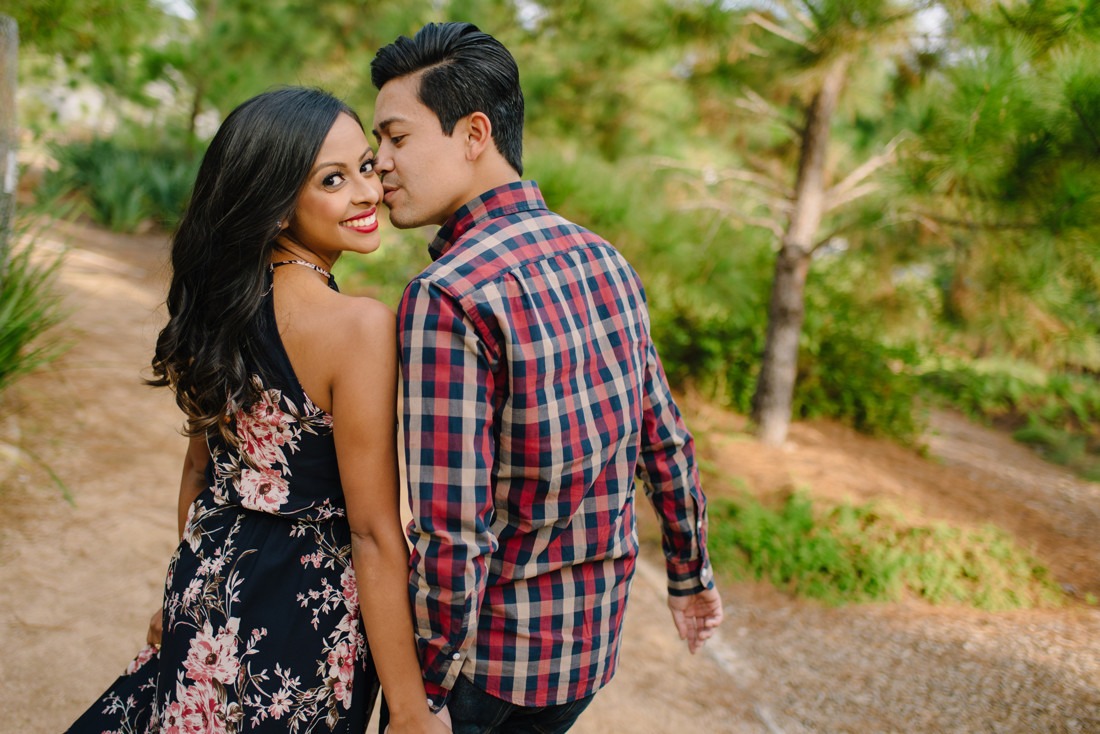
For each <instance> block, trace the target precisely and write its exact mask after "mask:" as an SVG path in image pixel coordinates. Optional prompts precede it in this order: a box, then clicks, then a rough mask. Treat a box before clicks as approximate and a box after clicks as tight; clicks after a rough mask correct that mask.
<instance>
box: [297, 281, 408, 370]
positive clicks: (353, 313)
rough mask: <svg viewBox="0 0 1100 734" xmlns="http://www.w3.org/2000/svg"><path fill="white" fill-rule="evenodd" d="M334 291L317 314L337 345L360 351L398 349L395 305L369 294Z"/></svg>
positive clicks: (343, 350) (345, 350) (333, 343)
mask: <svg viewBox="0 0 1100 734" xmlns="http://www.w3.org/2000/svg"><path fill="white" fill-rule="evenodd" d="M333 295H334V296H335V297H334V298H333V299H331V300H330V301H329V303H327V304H326V307H325V309H324V311H323V312H321V313H318V314H317V316H316V318H317V319H319V321H320V322H321V328H323V329H324V330H325V332H326V333H327V334H328V336H329V338H330V342H331V344H332V346H333V347H334V348H336V349H338V350H339V351H341V352H344V353H348V352H357V353H359V354H363V353H364V350H365V351H366V352H382V351H389V350H393V351H396V349H397V342H396V338H397V337H396V334H397V315H396V314H395V313H394V311H393V309H392V308H390V307H389V306H387V305H386V304H384V303H382V302H381V301H378V300H376V299H374V298H370V297H367V296H353V295H346V294H343V293H338V294H333ZM377 356H382V355H381V354H379V355H377Z"/></svg>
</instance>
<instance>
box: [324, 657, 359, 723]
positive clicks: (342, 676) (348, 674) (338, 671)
mask: <svg viewBox="0 0 1100 734" xmlns="http://www.w3.org/2000/svg"><path fill="white" fill-rule="evenodd" d="M328 677H329V679H330V680H332V681H333V683H332V693H333V695H334V696H335V697H336V700H337V701H339V702H340V703H342V704H344V708H345V709H347V708H349V707H350V706H351V692H352V682H353V681H354V679H355V649H354V648H353V647H349V646H348V644H347V643H346V642H341V643H339V644H337V645H336V647H334V648H333V649H332V651H331V652H330V653H329V654H328Z"/></svg>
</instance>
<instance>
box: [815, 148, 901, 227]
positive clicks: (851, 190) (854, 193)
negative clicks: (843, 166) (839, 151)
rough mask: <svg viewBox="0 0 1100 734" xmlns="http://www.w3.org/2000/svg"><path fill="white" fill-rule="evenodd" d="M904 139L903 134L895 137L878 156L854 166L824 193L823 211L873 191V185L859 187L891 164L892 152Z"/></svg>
mask: <svg viewBox="0 0 1100 734" xmlns="http://www.w3.org/2000/svg"><path fill="white" fill-rule="evenodd" d="M904 137H905V133H902V134H900V135H897V136H896V137H895V138H894V139H893V140H891V141H890V142H889V143H887V144H886V147H885V148H884V149H883V150H882V152H881V153H879V154H878V155H874V156H871V157H870V158H868V159H867V160H865V161H864V162H863V163H861V164H860V165H859V166H856V168H855V170H853V171H852V172H851V173H849V174H848V175H847V176H845V177H844V179H843V180H842V181H841V182H840V183H838V184H837V185H836V186H833V187H832V188H830V189H829V190H828V191H826V192H825V211H830V210H832V209H835V208H837V207H839V206H841V205H843V204H847V203H849V202H851V201H855V200H856V199H858V198H859V197H861V196H866V195H867V194H869V193H871V192H872V191H874V190H875V189H876V188H877V186H873V185H861V184H863V181H864V180H865V179H866V178H867V177H868V176H870V175H871V174H873V173H874V172H875V171H877V170H878V169H880V168H882V167H883V166H885V165H886V164H887V163H891V162H893V160H894V151H895V150H896V149H897V147H898V145H900V144H901V141H902V140H903V138H904Z"/></svg>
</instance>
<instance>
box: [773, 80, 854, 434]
mask: <svg viewBox="0 0 1100 734" xmlns="http://www.w3.org/2000/svg"><path fill="white" fill-rule="evenodd" d="M846 72H847V66H846V64H845V63H844V62H843V61H837V62H834V63H833V65H832V66H831V67H829V69H827V70H826V72H825V75H824V77H823V78H822V81H821V87H820V88H819V89H818V91H817V93H816V94H815V95H814V97H813V100H812V101H811V103H810V106H809V108H808V109H807V110H806V124H805V127H804V128H803V130H802V144H801V147H800V150H799V160H798V178H797V181H796V183H795V199H794V208H793V212H792V214H791V218H790V221H789V222H788V224H787V230H786V232H785V233H784V235H783V241H782V245H781V247H780V250H779V255H778V256H777V257H776V260H775V277H774V279H773V280H772V292H771V301H770V303H769V304H768V334H767V339H766V341H765V343H764V359H763V362H762V364H761V367H760V376H759V378H758V379H757V383H756V392H755V394H754V395H753V399H752V404H753V406H752V419H753V422H754V423H755V424H756V435H757V436H758V437H759V438H760V440H761V441H762V442H763V443H765V444H768V445H770V446H778V445H781V444H782V443H783V442H784V441H786V440H787V429H788V428H789V427H790V423H791V402H792V399H793V396H794V383H795V377H796V375H797V373H798V341H799V336H800V335H801V333H802V319H803V315H804V313H805V301H806V275H807V273H808V272H809V270H810V256H811V255H812V254H813V248H814V239H815V237H816V235H817V230H818V228H819V227H820V225H821V219H822V217H823V216H824V214H825V158H826V153H827V151H828V147H829V126H830V124H831V122H832V118H833V113H834V112H835V110H836V104H837V100H838V99H839V98H840V91H841V88H842V87H843V84H844V77H845V74H846Z"/></svg>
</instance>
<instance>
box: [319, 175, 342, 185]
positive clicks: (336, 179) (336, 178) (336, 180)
mask: <svg viewBox="0 0 1100 734" xmlns="http://www.w3.org/2000/svg"><path fill="white" fill-rule="evenodd" d="M343 180H344V174H342V173H330V174H329V175H327V176H325V177H324V178H323V179H321V185H322V186H324V187H325V188H326V189H331V188H335V187H336V186H339V185H340V184H341V183H342V182H343Z"/></svg>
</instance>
